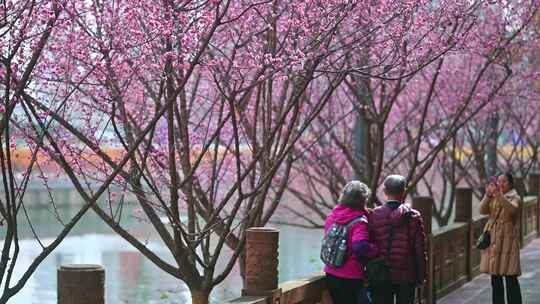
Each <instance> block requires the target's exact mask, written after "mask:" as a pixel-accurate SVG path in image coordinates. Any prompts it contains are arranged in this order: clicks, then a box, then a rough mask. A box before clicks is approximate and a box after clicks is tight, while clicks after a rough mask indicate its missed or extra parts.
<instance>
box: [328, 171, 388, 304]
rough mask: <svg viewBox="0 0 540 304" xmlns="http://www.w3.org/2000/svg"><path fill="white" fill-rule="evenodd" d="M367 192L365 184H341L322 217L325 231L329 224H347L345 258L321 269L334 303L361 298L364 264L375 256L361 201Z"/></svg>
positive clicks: (353, 302)
mask: <svg viewBox="0 0 540 304" xmlns="http://www.w3.org/2000/svg"><path fill="white" fill-rule="evenodd" d="M370 195H371V190H370V189H369V187H368V186H366V185H365V184H364V183H362V182H360V181H356V180H355V181H351V182H349V183H347V185H345V188H344V189H343V191H342V192H341V195H340V197H339V204H338V205H337V206H336V207H335V208H334V209H333V210H332V212H331V213H330V214H329V215H328V217H327V218H326V223H325V225H324V231H325V233H327V232H328V229H329V228H330V227H331V226H332V224H334V223H337V224H340V225H346V224H348V223H350V222H352V221H353V220H355V219H360V220H357V221H356V222H355V223H354V224H353V225H351V226H350V227H349V230H348V238H347V249H346V255H345V260H344V262H343V264H342V265H341V266H340V267H336V268H334V267H332V266H329V265H326V266H325V267H324V272H325V273H326V280H327V283H328V287H329V290H330V294H331V296H332V300H333V303H334V304H359V303H363V301H364V299H365V290H364V266H365V263H366V261H367V260H368V259H370V258H372V257H375V256H377V254H378V248H377V246H375V245H373V244H372V243H370V242H369V232H368V220H367V212H366V209H365V204H366V202H367V200H368V199H369V197H370Z"/></svg>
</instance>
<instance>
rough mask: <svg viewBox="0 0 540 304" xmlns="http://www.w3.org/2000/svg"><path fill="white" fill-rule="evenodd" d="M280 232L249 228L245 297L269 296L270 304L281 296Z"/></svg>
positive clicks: (270, 229)
mask: <svg viewBox="0 0 540 304" xmlns="http://www.w3.org/2000/svg"><path fill="white" fill-rule="evenodd" d="M278 242H279V231H278V230H277V229H273V228H264V227H256V228H249V229H248V230H247V232H246V275H245V281H244V289H243V290H242V295H243V296H269V297H270V299H269V300H270V303H274V301H273V299H275V298H278V297H279V296H280V293H281V290H280V289H278Z"/></svg>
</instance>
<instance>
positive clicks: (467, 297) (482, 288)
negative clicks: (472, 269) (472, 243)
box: [437, 239, 540, 304]
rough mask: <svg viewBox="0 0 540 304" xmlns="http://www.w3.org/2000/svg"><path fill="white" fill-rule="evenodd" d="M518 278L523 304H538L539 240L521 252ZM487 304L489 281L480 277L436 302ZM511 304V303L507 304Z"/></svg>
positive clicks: (539, 296) (489, 295)
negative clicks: (519, 275)
mask: <svg viewBox="0 0 540 304" xmlns="http://www.w3.org/2000/svg"><path fill="white" fill-rule="evenodd" d="M521 270H522V272H523V274H522V275H521V277H520V278H519V282H520V284H521V293H522V294H523V303H524V304H540V239H535V240H534V241H532V242H531V243H529V245H527V246H526V247H525V248H524V249H523V250H522V251H521ZM458 303H459V304H489V303H491V281H490V278H489V276H487V275H480V276H478V277H476V278H475V279H474V280H472V281H470V282H468V283H466V284H465V285H463V286H462V287H461V288H459V289H458V290H456V291H454V292H452V293H451V294H449V295H447V296H446V297H444V298H442V299H440V300H438V301H437V304H458ZM509 304H511V303H509Z"/></svg>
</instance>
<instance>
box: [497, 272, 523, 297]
mask: <svg viewBox="0 0 540 304" xmlns="http://www.w3.org/2000/svg"><path fill="white" fill-rule="evenodd" d="M503 278H504V281H505V283H506V303H507V304H521V303H522V300H521V288H520V287H519V281H518V278H517V276H497V275H492V276H491V291H492V298H493V304H504V290H505V288H504V285H503Z"/></svg>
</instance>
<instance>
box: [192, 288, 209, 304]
mask: <svg viewBox="0 0 540 304" xmlns="http://www.w3.org/2000/svg"><path fill="white" fill-rule="evenodd" d="M190 291H191V303H192V304H208V303H209V298H210V291H208V290H202V289H196V288H190Z"/></svg>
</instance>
